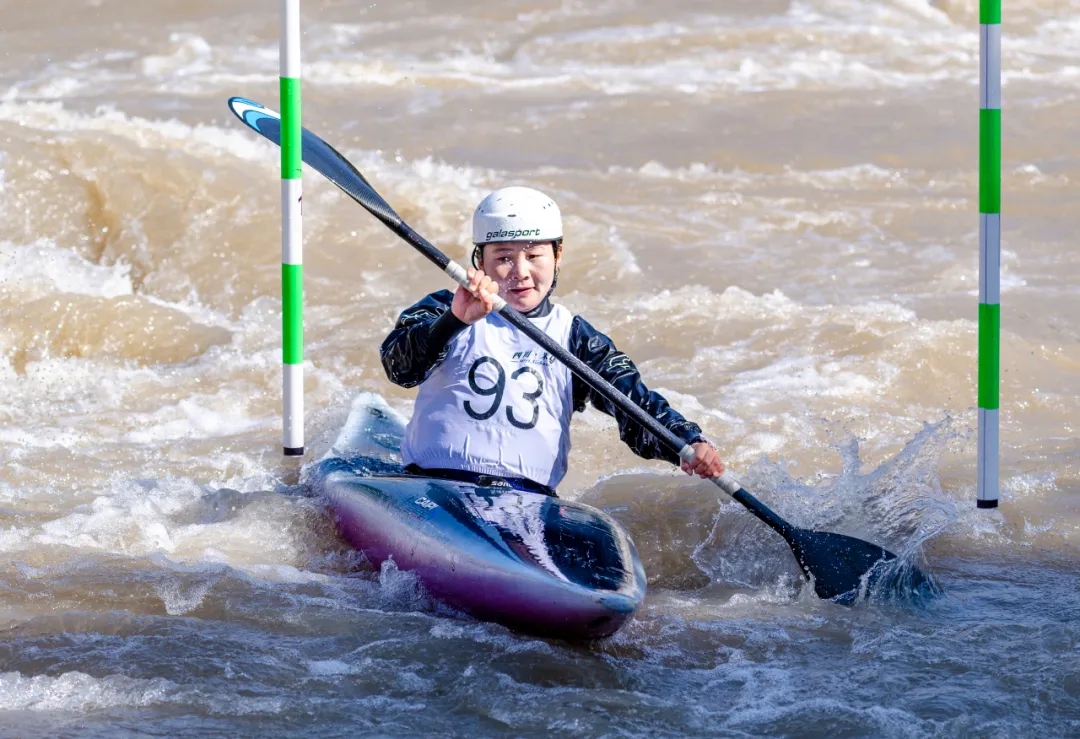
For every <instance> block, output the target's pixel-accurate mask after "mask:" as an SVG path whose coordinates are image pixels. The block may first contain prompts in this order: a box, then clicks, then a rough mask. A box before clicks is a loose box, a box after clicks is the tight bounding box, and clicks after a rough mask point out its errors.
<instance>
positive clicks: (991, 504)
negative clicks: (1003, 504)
mask: <svg viewBox="0 0 1080 739" xmlns="http://www.w3.org/2000/svg"><path fill="white" fill-rule="evenodd" d="M997 504H998V502H997V498H994V499H993V500H977V501H975V506H976V507H977V508H997Z"/></svg>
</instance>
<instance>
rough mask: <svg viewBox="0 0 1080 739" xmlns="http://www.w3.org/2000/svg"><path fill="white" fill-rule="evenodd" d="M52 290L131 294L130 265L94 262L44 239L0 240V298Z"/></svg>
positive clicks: (110, 295)
mask: <svg viewBox="0 0 1080 739" xmlns="http://www.w3.org/2000/svg"><path fill="white" fill-rule="evenodd" d="M55 293H70V294H75V295H90V296H95V297H101V298H113V297H117V296H120V295H131V294H132V293H133V289H132V284H131V267H130V265H127V264H124V263H119V262H118V263H116V264H112V265H102V264H94V263H92V262H89V261H87V260H86V259H84V258H83V257H81V256H80V255H78V254H77V253H75V252H74V251H72V250H70V249H65V248H61V247H59V246H57V245H56V244H54V243H52V242H50V241H46V240H40V241H37V242H35V243H33V244H25V245H18V244H12V243H10V242H0V299H2V298H3V296H5V295H12V296H13V297H16V298H17V299H18V300H19V301H20V302H25V301H30V300H35V299H37V298H41V297H46V296H48V295H52V294H55Z"/></svg>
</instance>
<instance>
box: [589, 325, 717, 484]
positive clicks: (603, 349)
mask: <svg viewBox="0 0 1080 739" xmlns="http://www.w3.org/2000/svg"><path fill="white" fill-rule="evenodd" d="M569 344H570V346H569V349H570V351H571V353H573V354H574V355H575V356H576V357H577V358H578V359H580V360H581V361H582V362H584V363H585V364H587V365H589V367H591V368H592V369H593V370H594V371H596V373H597V374H599V375H600V376H601V377H603V378H604V379H605V380H607V381H608V382H610V383H611V384H612V385H614V386H615V389H616V390H618V391H619V392H621V393H622V394H624V395H626V396H627V397H628V398H629V399H630V400H631V401H632V402H634V403H636V404H637V405H638V406H640V407H641V408H643V409H644V410H645V411H646V412H647V413H649V414H650V415H652V416H653V417H654V418H655V419H656V420H657V421H659V422H660V423H661V424H663V425H664V426H665V427H666V428H667V429H668V430H669V431H671V432H672V433H673V434H675V435H676V436H678V437H679V438H681V439H684V440H686V441H687V442H694V441H698V440H704V437H703V436H702V435H701V427H699V426H698V425H697V424H696V423H693V422H692V421H688V420H686V419H685V418H684V417H683V416H682V414H680V413H679V412H678V411H676V410H675V409H674V408H672V407H671V405H670V404H669V403H668V402H667V399H666V398H664V396H662V395H661V394H660V393H657V392H655V391H652V390H649V388H648V387H646V386H645V383H644V382H642V380H641V374H640V373H639V372H638V369H637V367H636V366H635V365H634V363H633V361H631V359H630V358H629V357H628V356H626V355H625V354H623V353H622V352H620V351H619V350H618V349H616V348H615V344H614V343H613V342H612V341H611V339H610V338H608V337H607V336H605V335H604V334H602V333H600V332H599V331H597V330H596V329H594V328H593V327H592V326H590V325H589V323H588V322H587V321H585V320H584V319H583V318H581V317H580V316H576V317H575V318H574V323H573V325H572V326H571V329H570V341H569ZM573 393H574V410H577V411H582V410H585V405H586V403H592V405H593V407H595V408H596V409H597V410H599V411H602V412H603V413H606V414H608V415H609V416H612V417H614V418H615V420H616V421H617V422H618V424H619V438H621V439H622V440H623V442H625V443H626V445H627V446H628V447H630V449H631V450H632V451H633V452H634V454H636V455H638V456H639V457H642V458H643V459H665V460H667V461H668V462H671V463H672V464H679V456H678V454H676V453H675V452H674V451H673V450H671V449H668V448H667V446H666V445H665V444H662V443H661V442H660V440H659V439H657V438H656V437H655V436H653V435H652V434H651V433H649V432H648V431H647V430H645V429H644V428H642V427H641V426H640V425H639V424H638V423H637V422H636V421H634V420H633V419H632V418H631V417H630V416H628V415H626V414H625V413H623V412H622V411H621V410H619V409H618V407H616V406H615V405H614V404H613V403H611V402H610V401H608V400H607V399H606V398H604V397H603V396H602V395H600V394H598V393H596V392H594V391H593V390H592V388H590V387H589V386H588V385H587V384H586V383H585V382H584V381H583V380H580V379H579V378H577V377H575V378H574V385H573Z"/></svg>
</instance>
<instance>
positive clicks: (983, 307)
mask: <svg viewBox="0 0 1080 739" xmlns="http://www.w3.org/2000/svg"><path fill="white" fill-rule="evenodd" d="M1000 362H1001V0H982V2H981V3H980V8H979V452H978V467H979V472H978V498H977V500H976V502H975V504H976V506H978V507H979V508H997V504H998V467H999V458H998V454H999V445H1000V441H999V438H998V429H999V424H998V405H999V393H1000V390H999V388H1000V378H1001V368H1000Z"/></svg>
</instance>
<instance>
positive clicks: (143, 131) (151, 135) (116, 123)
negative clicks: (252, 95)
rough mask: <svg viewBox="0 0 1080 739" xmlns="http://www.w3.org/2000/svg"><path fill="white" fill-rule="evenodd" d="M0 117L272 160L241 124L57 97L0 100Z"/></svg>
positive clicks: (154, 145)
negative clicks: (151, 114) (87, 109)
mask: <svg viewBox="0 0 1080 739" xmlns="http://www.w3.org/2000/svg"><path fill="white" fill-rule="evenodd" d="M0 121H8V122H11V123H16V124H18V125H20V126H26V127H28V128H32V129H36V130H40V131H57V132H105V133H109V134H113V135H115V136H119V137H121V138H125V139H128V140H129V141H131V142H132V143H134V144H136V145H137V146H142V147H146V148H150V149H166V150H170V151H176V150H179V151H185V152H188V153H191V154H195V155H204V156H205V155H208V154H209V155H221V154H229V155H232V156H235V157H239V158H241V159H245V160H248V161H250V162H253V163H257V164H259V165H261V166H264V167H266V168H267V169H268V170H269V169H273V165H274V162H275V161H276V159H275V158H274V157H272V156H268V155H267V152H268V150H269V149H270V147H273V144H271V143H269V142H267V141H264V140H263V139H262V138H261V137H259V136H254V135H252V133H251V132H250V131H248V130H246V129H243V128H241V127H240V126H237V127H235V128H222V127H219V126H213V125H204V124H199V125H196V126H190V125H188V124H186V123H181V122H180V121H177V120H166V121H160V120H155V121H152V120H147V119H145V118H139V117H138V116H129V115H127V114H125V113H123V112H121V111H118V110H116V109H115V108H111V107H108V106H100V107H98V108H97V109H96V110H95V111H94V113H93V114H85V113H79V112H75V111H71V110H67V109H65V108H64V106H63V104H62V103H60V102H0Z"/></svg>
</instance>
